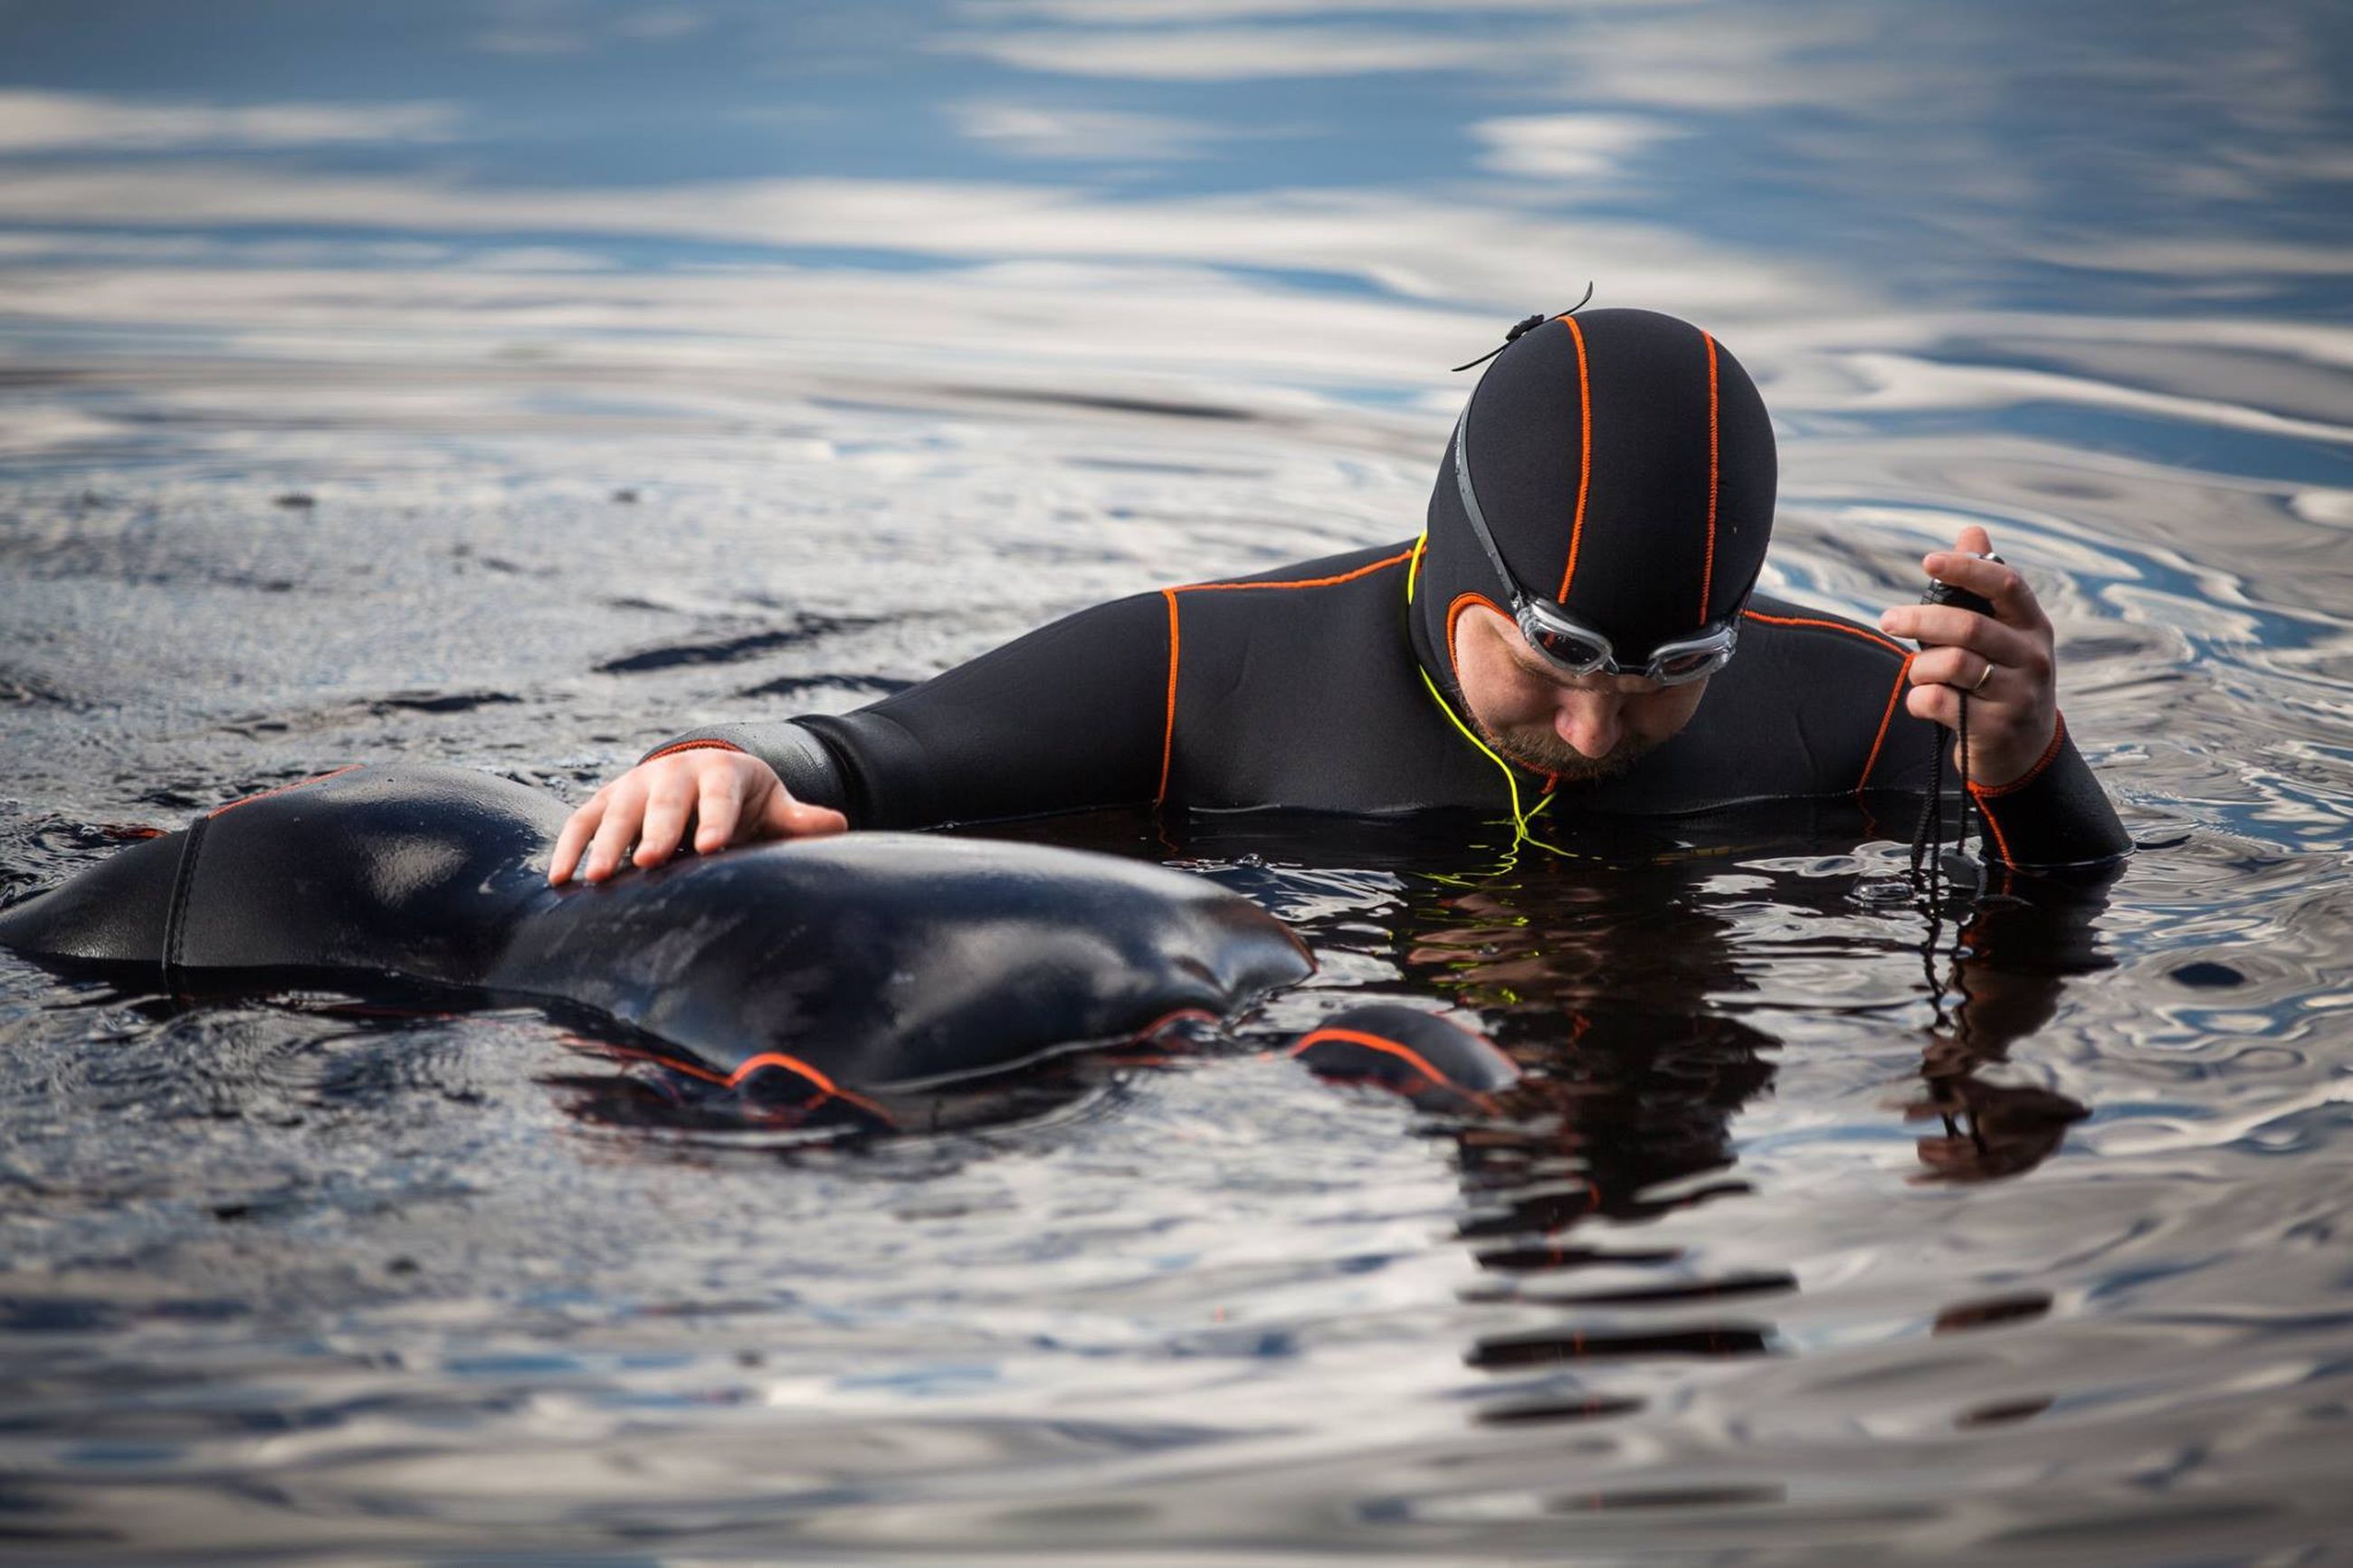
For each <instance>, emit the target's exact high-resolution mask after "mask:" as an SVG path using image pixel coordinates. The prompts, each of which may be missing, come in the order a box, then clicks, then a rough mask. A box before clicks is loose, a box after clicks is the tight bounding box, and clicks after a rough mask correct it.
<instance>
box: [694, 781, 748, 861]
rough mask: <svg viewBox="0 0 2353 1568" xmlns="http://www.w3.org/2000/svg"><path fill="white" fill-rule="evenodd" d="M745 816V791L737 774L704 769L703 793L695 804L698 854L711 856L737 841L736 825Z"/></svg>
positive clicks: (695, 834)
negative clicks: (739, 786)
mask: <svg viewBox="0 0 2353 1568" xmlns="http://www.w3.org/2000/svg"><path fill="white" fill-rule="evenodd" d="M743 815H744V797H743V792H742V791H741V790H739V789H738V788H737V787H736V780H735V775H734V773H733V772H732V771H731V770H729V769H725V768H709V769H706V770H704V772H703V774H702V795H701V797H700V798H699V799H698V800H697V802H696V804H695V817H696V822H697V826H696V827H695V830H694V850H695V853H696V854H698V855H709V854H712V853H713V852H715V851H717V850H721V849H724V848H726V847H727V846H729V845H730V844H733V842H735V825H736V823H737V822H738V821H739V820H741V818H742V817H743Z"/></svg>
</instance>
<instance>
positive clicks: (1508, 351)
mask: <svg viewBox="0 0 2353 1568" xmlns="http://www.w3.org/2000/svg"><path fill="white" fill-rule="evenodd" d="M1458 441H1459V443H1460V446H1461V449H1463V450H1465V451H1467V452H1468V453H1469V455H1470V459H1471V461H1470V473H1471V479H1472V485H1473V486H1474V488H1475V490H1476V493H1477V495H1478V500H1479V509H1480V511H1481V513H1482V516H1484V517H1485V519H1486V521H1487V526H1488V529H1489V531H1491V532H1493V535H1494V538H1495V543H1496V546H1497V548H1498V549H1500V550H1501V551H1502V552H1503V556H1504V563H1505V564H1506V565H1508V566H1509V567H1510V568H1511V571H1512V575H1513V576H1514V578H1515V579H1517V580H1518V582H1519V584H1520V586H1521V588H1522V589H1523V590H1524V591H1525V592H1526V593H1527V594H1529V595H1531V596H1533V597H1535V598H1540V599H1550V600H1553V601H1555V602H1556V603H1557V604H1559V605H1561V606H1562V608H1564V609H1566V610H1567V612H1568V613H1569V614H1570V615H1571V616H1575V617H1576V618H1577V620H1579V621H1581V622H1584V623H1585V624H1586V625H1588V626H1592V627H1593V628H1594V629H1595V630H1597V631H1599V632H1600V633H1602V634H1603V635H1604V636H1606V637H1609V641H1610V643H1611V645H1612V646H1613V647H1614V648H1615V649H1616V650H1617V653H1618V657H1619V658H1620V659H1621V660H1626V661H1629V662H1630V661H1631V660H1632V659H1634V658H1640V657H1641V656H1643V655H1645V654H1647V653H1648V652H1649V650H1650V649H1651V647H1654V646H1656V645H1657V644H1658V643H1660V642H1662V641H1664V640H1667V639H1669V638H1673V637H1689V636H1690V635H1692V634H1693V633H1694V632H1696V631H1698V630H1699V629H1700V628H1701V627H1703V626H1711V625H1715V624H1717V623H1720V622H1722V621H1723V620H1724V619H1725V617H1727V616H1735V615H1737V614H1738V613H1739V611H1740V608H1741V606H1742V605H1744V604H1746V601H1747V598H1748V595H1749V592H1750V590H1751V589H1753V588H1755V587H1756V585H1757V573H1758V572H1759V571H1760V570H1761V569H1762V568H1763V566H1764V564H1765V546H1766V544H1767V542H1768V541H1769V540H1770V539H1771V537H1772V533H1773V496H1774V487H1775V483H1776V479H1777V471H1778V470H1777V465H1776V458H1775V454H1774V447H1773V426H1772V422H1771V420H1770V419H1769V418H1768V417H1767V415H1766V412H1765V400H1764V399H1763V398H1762V397H1759V396H1758V395H1757V387H1756V384H1755V383H1753V382H1751V381H1750V380H1749V379H1748V373H1747V372H1746V371H1745V370H1743V369H1741V367H1740V362H1739V361H1738V360H1736V359H1735V358H1733V357H1732V354H1731V353H1730V352H1729V351H1728V350H1726V349H1725V347H1724V346H1723V345H1722V344H1721V343H1718V342H1716V341H1715V339H1714V338H1712V337H1710V336H1709V335H1708V334H1707V333H1706V332H1704V331H1701V330H1700V329H1699V328H1697V327H1694V326H1693V325H1692V324H1691V323H1690V322H1688V321H1678V320H1676V319H1675V318H1674V317H1672V316H1662V315H1660V314H1658V313H1657V312H1655V311H1651V310H1587V311H1584V312H1582V313H1579V314H1577V315H1565V316H1556V317H1554V318H1553V319H1552V320H1550V321H1546V322H1545V323H1544V324H1543V325H1541V326H1538V327H1535V328H1534V329H1532V330H1530V331H1527V332H1525V333H1523V334H1522V335H1521V336H1520V337H1519V338H1518V340H1516V341H1515V342H1513V343H1512V344H1511V345H1510V346H1509V347H1507V348H1505V349H1504V352H1503V353H1500V354H1498V355H1496V356H1495V359H1494V361H1493V363H1491V364H1490V365H1489V366H1488V367H1487V370H1486V374H1483V375H1482V376H1481V377H1480V380H1479V384H1478V385H1477V387H1475V388H1474V389H1473V390H1472V394H1471V399H1470V405H1469V406H1468V408H1467V409H1466V410H1465V413H1464V415H1463V419H1462V424H1461V428H1460V432H1459V435H1458V437H1450V439H1449V440H1448V442H1447V447H1446V451H1445V453H1444V455H1443V456H1442V457H1441V458H1440V463H1439V470H1438V482H1437V484H1436V486H1435V487H1434V488H1433V489H1431V491H1430V542H1429V545H1428V548H1427V549H1426V551H1425V552H1424V553H1423V556H1422V560H1421V563H1420V572H1419V580H1418V582H1417V584H1416V586H1415V589H1414V595H1413V614H1412V616H1411V617H1410V619H1411V624H1412V635H1413V642H1414V649H1415V652H1416V653H1417V654H1418V655H1419V657H1420V659H1421V662H1422V665H1423V667H1424V668H1427V669H1428V670H1429V671H1430V674H1431V675H1432V676H1433V677H1435V678H1436V679H1438V680H1439V681H1440V682H1441V683H1442V684H1443V685H1444V686H1445V688H1446V689H1447V691H1448V692H1449V694H1450V695H1452V696H1454V697H1456V698H1458V699H1459V698H1460V696H1461V689H1460V687H1459V686H1458V684H1457V683H1456V681H1455V679H1454V664H1453V659H1452V658H1451V654H1450V649H1451V642H1452V639H1451V636H1450V631H1451V626H1452V624H1453V620H1454V617H1455V616H1457V615H1459V614H1460V613H1461V609H1462V608H1463V606H1465V605H1471V604H1477V603H1484V604H1486V605H1489V606H1490V607H1491V608H1493V609H1495V610H1496V611H1498V612H1499V613H1501V614H1503V615H1505V616H1509V615H1510V614H1511V601H1510V599H1509V597H1508V595H1507V594H1506V592H1505V590H1504V584H1502V583H1500V582H1498V581H1497V580H1496V578H1495V571H1494V567H1493V565H1492V564H1491V563H1489V561H1488V559H1487V556H1486V552H1484V551H1482V549H1481V548H1480V547H1479V542H1478V540H1477V538H1476V537H1475V536H1474V535H1473V534H1472V531H1471V523H1470V521H1469V519H1468V518H1467V517H1466V516H1465V515H1464V513H1463V509H1462V500H1461V486H1460V482H1459V481H1458V479H1457V477H1456V473H1455V464H1456V461H1457V449H1458Z"/></svg>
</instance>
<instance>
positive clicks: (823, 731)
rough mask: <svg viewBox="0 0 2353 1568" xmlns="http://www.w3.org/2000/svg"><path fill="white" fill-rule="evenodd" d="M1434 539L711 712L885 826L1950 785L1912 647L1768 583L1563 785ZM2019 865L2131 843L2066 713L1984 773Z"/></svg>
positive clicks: (792, 772)
mask: <svg viewBox="0 0 2353 1568" xmlns="http://www.w3.org/2000/svg"><path fill="white" fill-rule="evenodd" d="M1412 553H1413V547H1412V546H1411V545H1409V544H1408V545H1402V546H1396V545H1393V546H1388V547H1385V548H1378V549H1371V550H1362V551H1357V552H1353V553H1350V554H1347V555H1337V556H1332V557H1329V558H1326V559H1324V560H1321V561H1311V562H1307V563H1303V564H1301V565H1298V566H1293V567H1289V568H1285V569H1282V570H1281V571H1276V572H1270V573H1266V574H1262V575H1260V576H1256V577H1248V578H1243V579H1240V580H1239V581H1237V582H1233V583H1206V584H1193V585H1191V586H1188V587H1182V588H1169V589H1164V590H1162V591H1161V592H1159V593H1155V594H1142V595H1134V596H1133V597H1130V598H1125V599H1120V600H1116V601H1113V602H1112V603H1110V604H1105V605H1096V606H1094V607H1093V608H1092V609H1087V610H1082V611H1081V612H1079V613H1078V614H1076V615H1074V616H1069V617H1067V618H1065V619H1063V620H1060V621H1057V622H1055V623H1054V624H1053V625H1051V626H1045V627H1043V628H1041V629H1039V630H1038V631H1035V632H1032V633H1030V634H1029V635H1028V636H1027V637H1021V638H1018V640H1016V641H1014V642H1012V643H1009V644H1008V645H1006V646H1005V647H1000V648H997V649H996V650H995V651H993V652H990V653H987V654H984V655H982V656H981V657H980V658H976V659H974V660H972V661H971V662H970V663H968V664H965V665H962V666H960V667H958V668H955V669H951V670H948V671H946V672H945V673H944V674H942V675H939V676H937V677H934V679H931V680H928V681H925V682H923V684H922V685H920V686H917V687H915V688H913V689H910V690H907V691H903V692H900V693H898V694H897V695H895V696H892V697H890V698H886V699H885V700H882V701H880V702H877V703H875V704H873V705H872V706H871V707H868V708H864V709H861V710H859V711H857V712H854V713H847V714H839V715H821V716H812V717H807V718H801V719H796V720H790V721H779V722H771V723H754V724H731V725H721V726H716V727H713V728H710V729H703V730H697V731H691V732H690V733H689V734H686V735H681V736H680V737H678V738H677V739H675V740H672V741H670V742H665V743H664V744H663V745H662V746H659V747H657V748H656V749H655V751H654V752H651V753H649V755H660V754H662V753H664V752H670V751H673V750H677V749H681V748H683V747H691V746H696V745H725V746H733V747H735V748H738V749H741V750H743V751H746V752H751V753H753V754H754V755H755V756H758V757H760V758H762V759H763V760H765V761H766V762H767V763H769V764H770V765H771V766H772V767H774V768H776V771H777V773H779V774H780V775H781V776H782V777H783V778H784V780H785V783H786V787H787V788H789V789H790V790H791V791H792V793H793V794H794V795H796V796H797V797H799V798H801V799H803V800H808V801H813V802H816V803H817V804H819V805H830V806H834V807H837V808H838V809H839V810H841V811H843V812H845V813H847V814H848V815H849V819H850V821H851V822H852V823H853V824H854V825H856V826H860V827H919V826H933V825H936V824H941V823H947V822H972V821H985V820H987V819H990V818H996V817H1007V816H1027V815H1034V814H1039V813H1043V812H1051V811H1064V810H1077V809H1080V808H1083V807H1089V806H1103V805H1136V804H1145V803H1153V804H1160V805H1169V806H1182V807H1194V808H1205V809H1231V808H1240V807H1252V806H1288V807H1296V808H1300V809H1306V810H1317V811H1335V812H1351V813H1390V812H1401V811H1409V810H1415V809H1422V808H1430V807H1447V806H1454V807H1472V808H1477V809H1482V810H1489V811H1501V810H1504V809H1507V808H1508V805H1509V801H1510V794H1511V792H1510V789H1509V788H1507V787H1506V785H1505V783H1504V778H1505V774H1506V773H1509V775H1510V776H1511V778H1512V780H1513V783H1514V785H1515V786H1516V787H1517V789H1518V791H1519V793H1520V800H1521V805H1522V809H1523V810H1524V811H1525V812H1526V813H1528V814H1530V815H1531V816H1536V820H1537V821H1539V822H1541V821H1542V820H1543V818H1544V817H1545V816H1554V815H1556V814H1559V815H1566V811H1567V809H1575V810H1577V811H1580V812H1582V811H1595V812H1609V813H1622V814H1628V815H1635V816H1669V815H1684V814H1693V813H1699V812H1704V811H1709V810H1713V809H1717V808H1721V807H1725V806H1729V805H1739V804H1743V803H1748V802H1758V801H1771V800H1799V799H1820V798H1823V797H1837V796H1852V795H1862V794H1869V793H1878V792H1883V791H1886V792H1910V793H1918V792H1921V791H1924V790H1926V787H1927V784H1928V778H1929V773H1930V769H1931V765H1932V761H1933V757H1934V750H1933V748H1935V747H1936V746H1938V745H1941V744H1948V743H1949V742H1950V736H1948V735H1947V734H1945V733H1944V731H1940V730H1939V729H1937V727H1936V726H1935V725H1933V724H1931V723H1928V722H1927V721H1924V720H1920V719H1915V718H1914V717H1913V716H1912V715H1911V714H1910V713H1908V712H1906V711H1905V708H1904V704H1903V697H1904V691H1905V658H1906V653H1905V648H1904V647H1903V646H1902V645H1901V644H1898V643H1896V642H1895V641H1894V640H1893V639H1891V638H1888V637H1883V636H1881V635H1880V634H1879V633H1877V632H1875V631H1872V630H1869V629H1866V628H1864V627H1862V626H1857V625H1855V624H1853V623H1852V622H1850V621H1846V620H1842V619H1839V618H1837V617H1834V616H1826V615H1823V614H1822V613H1820V612H1819V611H1814V610H1809V609H1803V608H1799V607H1798V606H1795V605H1786V604H1782V603H1780V602H1778V601H1776V600H1772V599H1767V598H1763V597H1757V598H1755V599H1753V600H1752V601H1751V602H1750V604H1749V605H1748V608H1747V610H1746V618H1745V621H1744V624H1743V626H1742V629H1741V641H1740V650H1739V653H1738V656H1737V657H1736V658H1734V659H1733V660H1732V662H1731V663H1730V664H1728V665H1726V666H1725V668H1723V669H1722V670H1720V671H1718V672H1717V673H1716V674H1715V676H1714V677H1713V678H1712V679H1711V680H1710V682H1709V685H1708V689H1707V693H1706V695H1705V697H1704V699H1703V700H1701V703H1700V707H1699V710H1698V711H1697V712H1696V713H1695V714H1694V716H1693V718H1692V721H1691V722H1690V723H1689V724H1688V725H1686V726H1685V727H1684V729H1683V731H1682V732H1681V733H1680V734H1678V735H1676V736H1675V737H1674V738H1673V739H1672V740H1671V741H1668V742H1666V743H1665V744H1663V745H1662V746H1660V747H1659V748H1658V749H1657V750H1656V751H1654V752H1651V753H1650V754H1649V755H1647V756H1645V757H1643V758H1642V759H1641V761H1640V762H1638V763H1636V764H1635V765H1634V766H1633V767H1632V768H1631V769H1630V770H1629V771H1628V772H1627V773H1623V774H1621V775H1620V776H1618V777H1616V778H1612V779H1607V780H1603V781H1600V782H1599V783H1595V784H1572V785H1567V786H1564V787H1563V789H1562V790H1561V792H1560V793H1561V794H1562V795H1563V796H1564V798H1563V799H1561V800H1559V801H1557V802H1556V803H1554V804H1553V805H1549V806H1542V807H1541V812H1542V814H1541V815H1537V814H1538V812H1539V809H1540V806H1541V803H1542V802H1544V800H1545V798H1546V789H1547V783H1548V781H1547V780H1546V777H1545V775H1543V774H1541V773H1533V772H1530V771H1528V770H1526V769H1523V768H1519V767H1517V766H1513V765H1510V764H1508V763H1499V762H1497V761H1496V760H1495V759H1494V758H1493V757H1491V756H1490V755H1488V754H1487V753H1485V752H1482V751H1481V750H1480V749H1479V748H1478V747H1477V746H1476V745H1474V744H1473V743H1472V742H1471V741H1470V740H1469V739H1467V738H1466V737H1465V735H1464V734H1463V733H1462V732H1461V730H1460V729H1458V728H1457V719H1456V718H1454V717H1450V713H1449V707H1450V706H1451V699H1449V698H1446V697H1442V696H1441V695H1440V693H1439V692H1438V691H1436V690H1433V689H1432V684H1433V683H1426V682H1425V681H1424V679H1423V678H1422V668H1421V666H1420V664H1419V661H1418V659H1417V657H1416V651H1415V647H1414V642H1413V639H1412V638H1411V637H1409V635H1408V630H1407V605H1406V575H1407V572H1408V568H1409V565H1410V564H1411V559H1410V558H1411V556H1412ZM1971 793H1972V795H1973V796H1974V797H1975V799H1976V801H1977V804H1978V811H1979V813H1980V816H1981V817H1982V820H1983V822H1984V824H1985V827H1986V837H1987V840H1988V842H1989V845H1990V846H1991V847H1992V849H1993V852H1994V853H1995V855H1996V856H1997V857H1998V858H2000V859H2001V860H2003V861H2004V862H2006V863H2008V864H2010V865H2015V866H2034V865H2052V864H2066V863H2075V862H2082V861H2089V860H2096V859H2103V858H2110V857H2113V856H2115V855H2116V854H2118V853H2120V852H2121V851H2122V850H2123V849H2124V848H2125V847H2127V841H2126V839H2125V837H2124V834H2123V830H2122V828H2121V827H2120V826H2118V824H2117V822H2116V815H2115V813H2114V811H2113V810H2111V809H2110V807H2109V805H2108V803H2107V799H2106V797H2105V795H2103V794H2102V792H2101V790H2100V786H2099V784H2098V782H2097V780H2096V779H2095V778H2094V776H2093V774H2092V772H2091V769H2090V768H2089V766H2088V765H2086V763H2084V759H2083V758H2082V756H2081V755H2079V754H2078V753H2077V752H2076V751H2075V748H2074V746H2073V743H2072V742H2069V741H2068V740H2067V739H2066V736H2065V729H2064V725H2062V727H2061V731H2060V735H2059V739H2058V743H2057V744H2056V745H2055V746H2054V747H2053V748H2052V751H2051V752H2050V753H2049V754H2047V755H2046V756H2045V757H2044V758H2043V759H2042V763H2040V764H2039V765H2038V767H2037V768H2036V769H2035V771H2034V772H2033V773H2031V774H2030V775H2029V776H2028V777H2027V778H2025V779H2023V780H2021V781H2020V782H2019V783H2018V784H2012V785H2010V787H2008V788H2006V789H2002V790H1998V791H1996V790H1974V789H1973V790H1972V792H1971Z"/></svg>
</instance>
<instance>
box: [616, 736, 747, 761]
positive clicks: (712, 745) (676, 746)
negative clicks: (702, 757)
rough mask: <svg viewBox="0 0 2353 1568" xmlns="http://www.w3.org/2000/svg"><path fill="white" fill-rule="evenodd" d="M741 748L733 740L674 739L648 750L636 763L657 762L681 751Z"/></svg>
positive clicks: (737, 750)
mask: <svg viewBox="0 0 2353 1568" xmlns="http://www.w3.org/2000/svg"><path fill="white" fill-rule="evenodd" d="M743 750H744V748H743V747H741V746H739V745H737V744H736V743H735V742H733V741H711V740H704V741H675V742H671V743H670V744H669V745H667V746H664V747H662V748H661V749H660V750H659V751H656V752H647V753H646V754H645V755H644V756H642V757H639V758H638V766H639V767H643V766H645V765H646V763H651V762H659V761H660V760H661V759H662V758H664V757H674V756H676V755H678V753H679V752H742V751H743Z"/></svg>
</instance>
